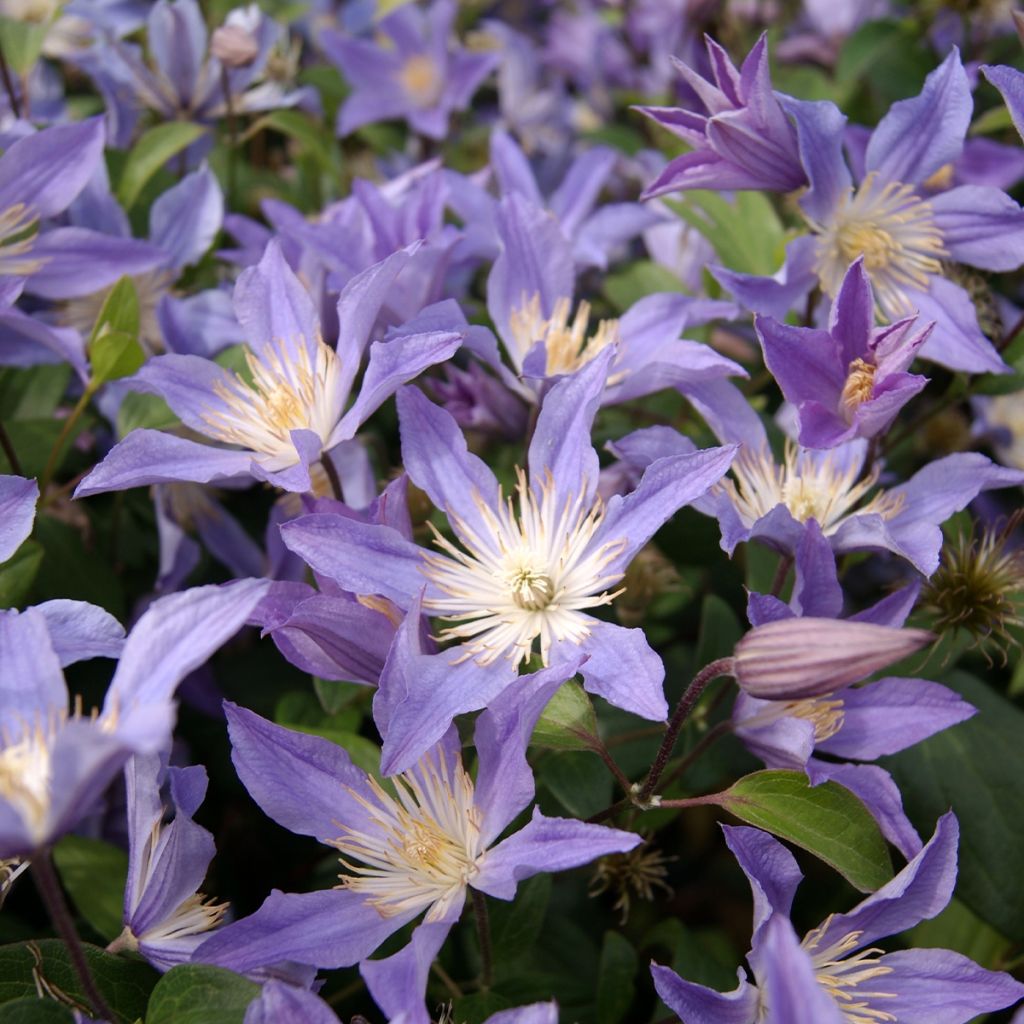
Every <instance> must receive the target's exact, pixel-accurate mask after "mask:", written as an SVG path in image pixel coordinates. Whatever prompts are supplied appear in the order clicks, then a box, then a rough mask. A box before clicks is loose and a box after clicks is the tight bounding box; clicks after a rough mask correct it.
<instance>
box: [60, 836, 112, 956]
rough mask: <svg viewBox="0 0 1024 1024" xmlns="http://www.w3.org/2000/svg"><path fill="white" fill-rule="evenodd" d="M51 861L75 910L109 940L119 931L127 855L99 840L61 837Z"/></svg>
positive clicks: (83, 837) (82, 837)
mask: <svg viewBox="0 0 1024 1024" xmlns="http://www.w3.org/2000/svg"><path fill="white" fill-rule="evenodd" d="M53 861H54V863H55V864H56V865H57V870H58V871H59V872H60V880H61V881H62V882H63V883H64V888H65V889H67V891H68V893H69V895H70V896H71V899H72V900H73V901H74V904H75V906H76V907H77V908H78V912H79V913H80V914H81V915H82V917H84V918H85V919H86V921H88V922H89V924H90V925H91V926H92V927H93V928H94V929H95V930H96V932H97V934H98V935H101V936H102V937H103V938H104V939H106V940H107V941H108V942H110V941H111V940H112V939H115V938H116V937H117V936H118V935H120V934H121V928H122V920H121V917H122V911H123V907H124V887H125V881H126V879H127V877H128V855H127V854H126V853H125V852H124V850H121V849H119V848H118V847H116V846H112V845H111V844H110V843H105V842H103V841H102V840H100V839H87V838H86V837H85V836H65V837H64V838H63V839H62V840H61V841H60V842H59V843H58V844H57V845H56V846H55V847H54V848H53Z"/></svg>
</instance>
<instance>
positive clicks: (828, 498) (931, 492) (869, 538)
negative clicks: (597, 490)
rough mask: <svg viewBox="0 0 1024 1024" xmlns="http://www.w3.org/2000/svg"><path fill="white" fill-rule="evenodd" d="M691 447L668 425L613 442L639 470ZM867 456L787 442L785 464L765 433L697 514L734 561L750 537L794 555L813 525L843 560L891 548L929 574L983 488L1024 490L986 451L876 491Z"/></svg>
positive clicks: (748, 443) (856, 446)
mask: <svg viewBox="0 0 1024 1024" xmlns="http://www.w3.org/2000/svg"><path fill="white" fill-rule="evenodd" d="M726 436H727V435H726ZM692 448H693V446H692V442H690V441H689V439H688V438H685V437H683V436H682V435H681V434H679V433H678V432H677V431H674V430H671V429H669V428H666V427H650V428H647V429H645V430H638V431H635V432H634V433H633V434H630V435H628V436H627V437H624V438H621V439H620V440H618V441H616V442H615V445H614V451H615V452H616V454H618V455H619V457H620V458H622V459H623V460H624V461H625V462H626V463H628V464H629V465H630V466H632V467H633V469H635V470H639V469H643V468H644V467H645V466H648V465H650V464H651V462H652V461H654V460H656V459H660V458H665V457H666V456H669V455H679V454H681V453H683V452H687V451H692ZM866 455H867V443H866V442H865V441H863V440H860V439H857V440H854V441H847V442H845V443H843V444H841V445H838V446H837V447H835V448H833V449H830V450H829V451H826V452H820V451H813V450H811V449H806V448H797V447H795V446H793V445H787V446H786V451H785V455H784V458H783V460H782V462H781V463H780V462H777V461H776V459H775V457H774V455H772V453H771V451H770V449H769V448H768V446H767V441H766V440H765V439H764V436H763V432H762V434H761V436H760V438H758V437H757V436H753V437H748V438H747V439H746V440H745V441H744V447H743V448H742V449H741V451H740V453H739V455H738V456H737V457H736V459H735V461H734V462H733V464H732V467H731V470H732V474H733V479H727V480H725V481H723V482H722V483H721V484H720V485H718V486H717V487H713V488H711V490H710V491H708V493H707V495H706V496H705V497H703V498H700V499H699V500H697V501H695V502H694V508H696V509H697V510H698V511H700V512H704V513H705V514H707V515H711V516H714V517H715V518H716V519H718V522H719V526H720V527H721V530H722V548H723V550H725V551H727V552H729V553H730V554H731V553H732V552H733V550H735V548H736V545H737V544H741V543H743V542H744V541H749V540H751V539H758V540H761V541H762V542H764V543H766V544H768V545H770V546H771V547H774V548H776V549H777V550H779V551H780V552H783V553H786V554H792V553H793V552H795V551H796V548H797V545H798V544H799V543H800V540H801V538H802V537H803V535H804V531H805V529H806V525H807V523H808V521H809V520H811V519H814V520H815V521H816V522H817V523H818V525H819V526H820V528H821V531H822V533H823V534H824V535H825V536H826V537H827V538H828V540H829V543H830V544H831V545H832V550H833V551H835V552H836V553H837V554H838V553H842V552H846V551H863V550H879V549H880V550H883V551H891V552H893V553H894V554H896V555H899V556H900V557H901V558H905V559H906V560H907V561H908V562H909V563H910V564H911V565H913V566H914V568H915V569H917V570H918V572H920V573H922V574H923V575H925V576H930V575H931V574H932V573H933V572H935V570H936V569H937V568H938V565H939V550H940V549H941V547H942V529H941V525H942V523H944V522H945V521H946V520H947V519H948V518H949V517H950V516H952V515H953V514H954V513H955V512H959V511H960V510H961V509H963V508H966V507H967V505H968V504H970V502H972V501H973V500H974V499H975V498H976V497H977V496H978V495H979V494H980V493H982V492H983V491H987V490H992V489H995V488H1000V487H1016V486H1019V485H1020V484H1022V483H1024V472H1022V471H1020V470H1015V469H1007V468H1004V467H1002V466H997V465H996V464H995V463H993V462H992V461H991V460H990V459H988V458H986V457H985V456H984V455H981V454H980V453H979V452H958V453H956V454H954V455H947V456H946V457H945V458H942V459H936V460H935V462H930V463H928V465H926V466H924V467H923V468H922V469H919V470H918V471H917V472H916V473H915V474H914V475H913V476H912V477H911V478H910V479H909V480H908V481H907V482H906V483H903V484H898V485H897V486H895V487H890V488H876V484H877V483H878V479H879V475H880V472H881V467H880V466H879V465H876V466H875V467H873V468H871V469H870V470H869V471H868V472H867V473H866V474H865V472H864V468H865V467H864V459H865V457H866Z"/></svg>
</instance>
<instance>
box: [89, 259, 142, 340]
mask: <svg viewBox="0 0 1024 1024" xmlns="http://www.w3.org/2000/svg"><path fill="white" fill-rule="evenodd" d="M108 331H113V332H115V333H118V334H127V335H129V336H130V337H132V338H134V337H136V336H137V335H138V333H139V296H138V293H137V292H136V291H135V285H134V284H132V279H131V278H130V277H127V276H125V277H122V278H120V279H119V280H118V282H117V284H115V285H114V287H113V288H111V289H110V291H109V292H107V297H106V298H105V299H104V300H103V305H102V306H101V307H100V311H99V314H98V315H97V317H96V323H95V324H93V328H92V334H91V335H90V337H89V344H90V345H93V344H95V342H96V341H97V340H98V339H99V338H102V337H103V335H104V334H106V333H107V332H108Z"/></svg>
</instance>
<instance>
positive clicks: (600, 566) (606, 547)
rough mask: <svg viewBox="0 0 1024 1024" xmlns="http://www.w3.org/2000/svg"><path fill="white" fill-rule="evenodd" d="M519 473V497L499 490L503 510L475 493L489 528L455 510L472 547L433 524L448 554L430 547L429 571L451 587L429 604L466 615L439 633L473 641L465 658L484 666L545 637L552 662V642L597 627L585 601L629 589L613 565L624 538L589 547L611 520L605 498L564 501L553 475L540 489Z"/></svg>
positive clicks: (595, 602)
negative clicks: (587, 502) (587, 504)
mask: <svg viewBox="0 0 1024 1024" xmlns="http://www.w3.org/2000/svg"><path fill="white" fill-rule="evenodd" d="M517 473H518V483H517V485H516V491H517V495H518V501H515V500H514V499H513V498H511V497H509V498H507V499H504V500H503V499H502V498H501V496H500V494H499V500H498V505H497V509H491V508H490V507H489V506H488V505H486V504H485V503H484V502H483V501H482V500H479V499H478V500H477V508H478V509H479V511H480V516H481V518H482V520H483V526H484V527H485V528H486V533H485V534H484V536H482V537H481V536H478V535H477V534H476V533H475V532H474V530H473V528H472V527H471V526H469V524H467V523H465V522H463V521H462V520H460V519H457V518H455V517H451V523H452V527H453V529H454V530H455V533H456V535H457V536H458V538H459V539H460V541H461V542H462V547H463V548H464V549H465V550H461V549H460V548H458V547H456V546H455V545H454V544H452V543H451V542H450V541H448V540H446V539H445V538H444V537H442V536H441V535H440V534H439V533H438V532H437V531H436V530H435V531H434V533H435V538H434V539H435V543H436V544H437V545H438V547H440V548H441V549H442V550H443V551H444V552H445V554H444V555H434V554H426V555H424V559H425V561H426V566H425V567H424V570H423V571H424V573H425V575H426V576H427V578H428V579H429V580H430V581H431V582H432V583H434V584H435V585H436V586H437V587H438V588H439V589H440V590H442V591H444V593H445V594H447V595H448V596H447V597H444V598H429V599H428V600H427V601H425V602H424V607H425V608H426V609H427V610H428V611H429V612H433V613H436V614H438V615H440V616H442V617H444V618H446V619H449V620H450V621H453V622H458V623H461V625H457V626H449V627H447V628H446V629H444V630H442V632H441V637H442V638H455V639H468V640H470V642H469V643H467V644H464V645H463V646H464V651H465V653H464V654H463V655H462V660H464V659H465V658H471V657H475V658H476V660H477V662H478V663H479V664H481V665H489V664H491V663H492V662H494V661H495V660H496V659H497V658H499V657H501V656H503V655H504V656H505V657H508V658H509V659H510V660H512V661H513V662H514V664H515V665H516V666H518V665H519V663H520V662H522V661H523V660H524V659H526V658H528V657H529V656H530V653H531V651H532V649H533V642H534V640H536V639H538V638H539V640H540V653H541V657H542V659H543V661H544V663H545V664H547V659H548V650H549V649H550V646H551V644H552V643H553V642H555V641H558V640H570V641H572V642H573V643H577V644H578V643H580V642H581V641H583V640H584V639H585V638H586V637H587V636H588V635H589V634H590V626H589V618H588V616H586V615H583V614H581V612H582V609H584V608H595V607H597V606H599V605H604V604H610V603H611V601H612V600H614V599H615V598H616V597H617V596H618V595H619V594H621V593H622V590H621V589H620V590H618V591H616V592H615V593H609V592H608V590H607V588H608V587H609V586H611V585H612V584H614V583H617V582H618V581H619V580H621V579H622V575H623V574H622V573H621V572H612V573H609V572H608V571H607V569H608V567H609V565H611V564H612V563H613V562H614V561H615V560H616V559H617V558H618V556H619V555H620V554H621V553H622V550H623V548H624V547H625V546H626V540H625V539H617V540H614V541H610V542H608V543H605V544H602V545H601V546H600V547H598V548H596V549H591V547H590V542H591V540H592V539H593V538H594V536H595V535H596V534H597V532H598V529H599V528H600V526H601V523H602V522H603V520H604V505H603V503H602V502H601V501H600V500H597V501H595V503H594V505H593V506H592V507H591V508H589V509H587V508H584V506H583V497H582V496H576V497H569V498H566V499H565V502H564V504H563V505H562V507H561V508H559V507H558V506H557V504H556V503H557V500H558V499H557V497H556V493H555V485H554V481H553V480H552V478H551V476H550V474H549V475H548V476H547V478H546V479H545V480H544V483H543V484H542V485H541V487H540V488H539V494H538V493H537V491H536V489H532V488H530V486H529V485H528V484H527V482H526V475H525V474H524V473H523V472H522V471H521V470H519V471H517ZM517 505H518V508H517V507H516V506H517Z"/></svg>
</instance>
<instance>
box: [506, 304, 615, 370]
mask: <svg viewBox="0 0 1024 1024" xmlns="http://www.w3.org/2000/svg"><path fill="white" fill-rule="evenodd" d="M571 309H572V302H571V301H570V300H569V299H568V298H564V297H563V298H561V299H559V300H558V301H557V302H556V303H555V308H554V311H553V312H552V314H551V316H550V317H549V318H548V319H545V318H544V317H543V316H542V315H541V311H540V295H534V296H532V297H531V298H529V299H528V298H527V297H526V296H525V295H524V296H523V298H522V301H521V303H520V304H519V306H518V307H516V309H514V310H513V311H512V314H511V316H510V317H509V328H510V330H511V332H512V338H513V341H514V344H515V351H511V352H509V357H510V358H511V359H512V362H513V364H514V365H515V368H516V369H517V370H519V371H520V372H521V371H522V369H523V360H524V359H525V358H526V356H527V353H528V352H529V351H530V349H531V348H533V346H534V345H536V344H537V342H539V341H542V342H544V347H545V349H546V350H547V366H546V368H545V370H546V373H547V375H548V376H549V377H550V376H553V375H555V374H560V373H573V372H574V371H576V370H578V369H579V368H580V367H581V366H584V365H585V364H586V363H588V362H590V360H591V359H593V358H594V356H596V355H597V353H598V352H600V351H601V350H602V349H604V348H607V346H608V345H613V344H615V343H616V342H618V340H619V321H618V320H601V321H599V322H598V325H597V330H596V331H595V332H594V333H593V335H591V336H590V337H589V338H588V337H587V329H588V328H589V326H590V303H589V302H581V303H580V304H579V306H577V308H576V315H575V316H574V317H573V319H572V322H571V323H570V321H569V314H570V312H571ZM613 383H615V378H614V376H613V377H611V378H609V384H613Z"/></svg>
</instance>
